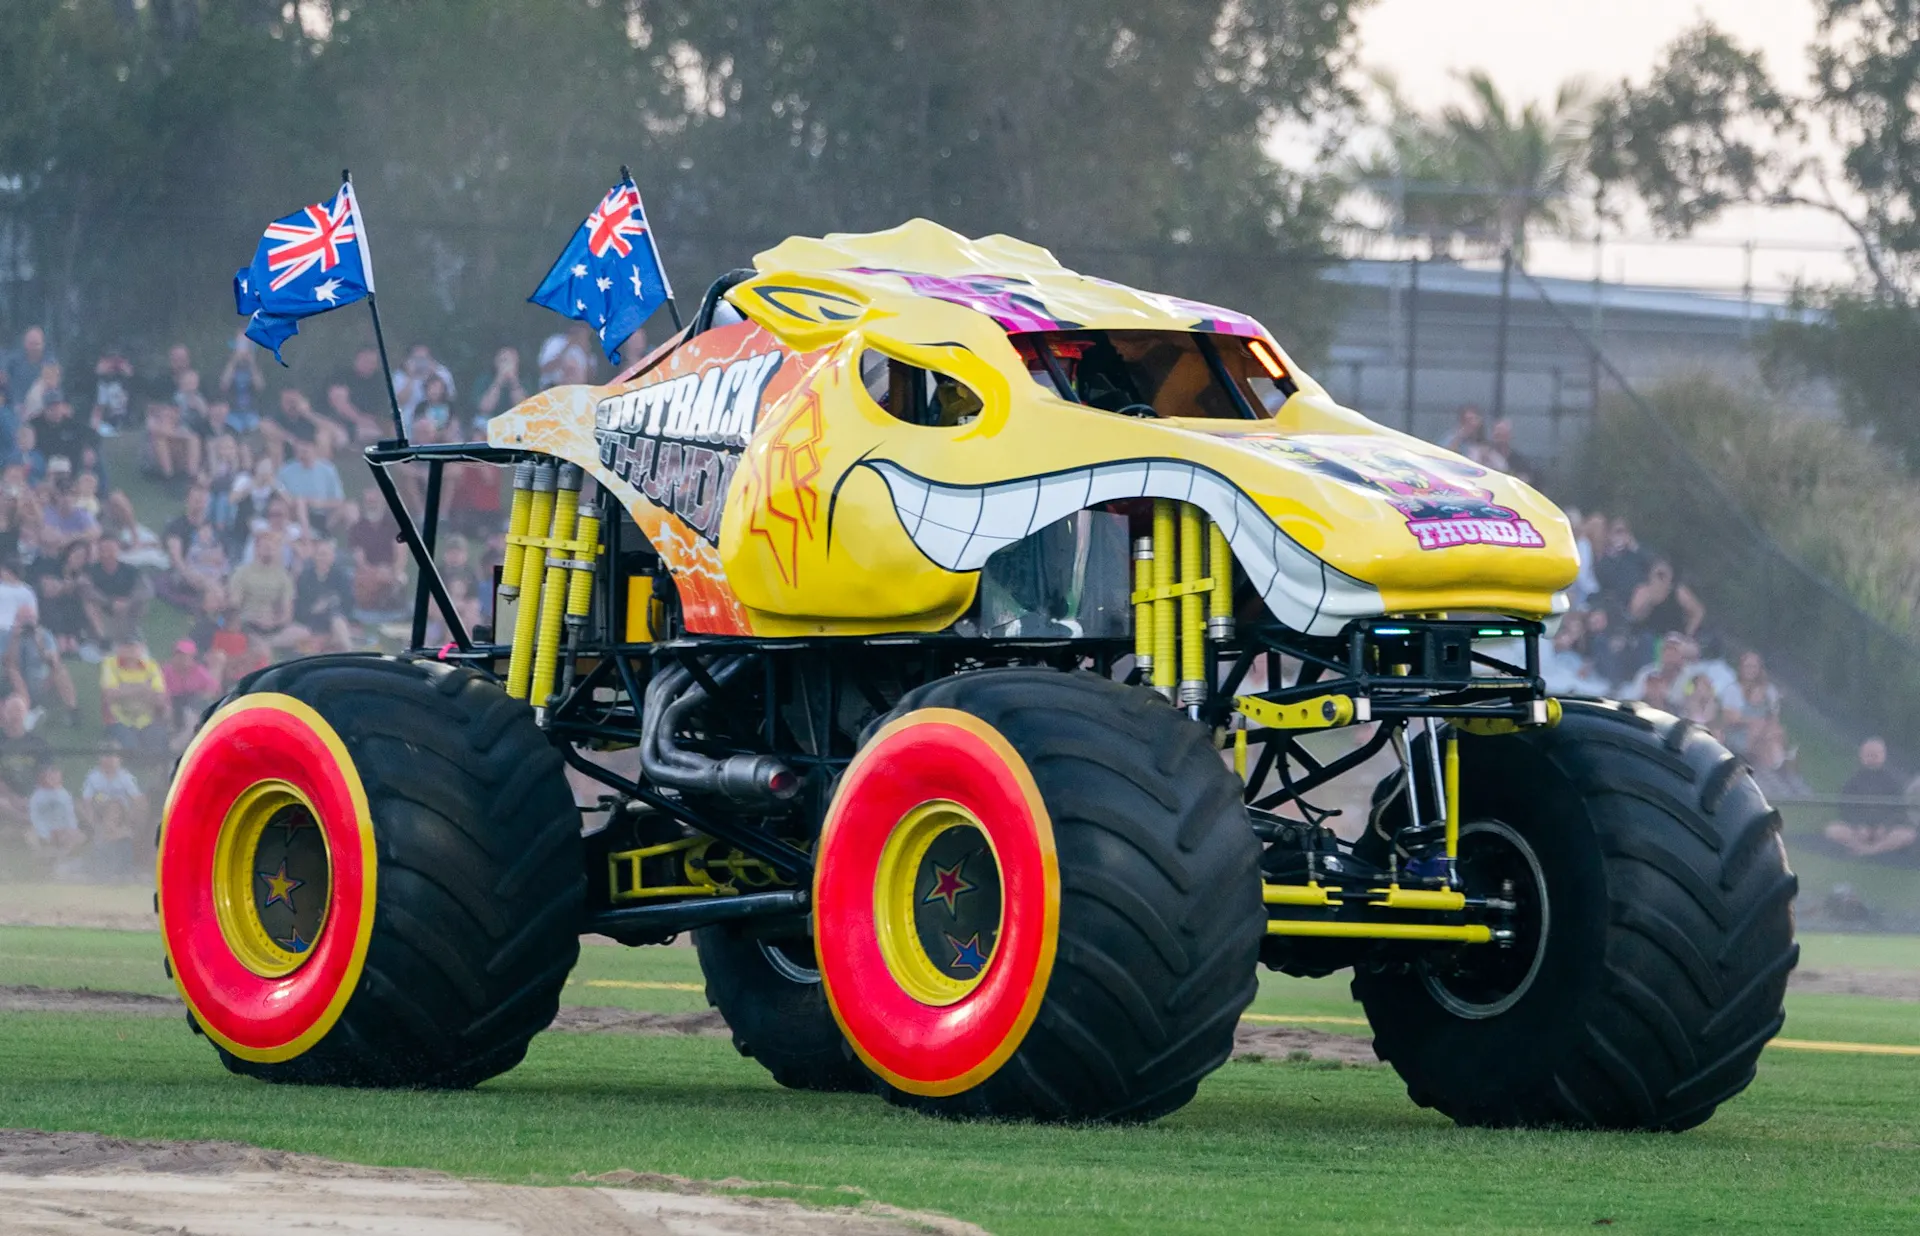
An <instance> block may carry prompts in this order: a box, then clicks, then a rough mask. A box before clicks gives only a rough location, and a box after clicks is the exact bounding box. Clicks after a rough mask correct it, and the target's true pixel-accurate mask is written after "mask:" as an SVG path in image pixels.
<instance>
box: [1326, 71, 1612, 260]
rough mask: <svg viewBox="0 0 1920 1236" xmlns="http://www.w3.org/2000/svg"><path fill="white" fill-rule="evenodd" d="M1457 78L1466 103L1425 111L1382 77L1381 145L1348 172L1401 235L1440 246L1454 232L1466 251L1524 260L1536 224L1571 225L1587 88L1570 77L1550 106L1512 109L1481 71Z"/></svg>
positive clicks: (1446, 246) (1449, 242)
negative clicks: (1413, 105)
mask: <svg viewBox="0 0 1920 1236" xmlns="http://www.w3.org/2000/svg"><path fill="white" fill-rule="evenodd" d="M1461 82H1462V84H1463V85H1464V86H1465V87H1466V92H1467V100H1466V102H1465V103H1454V104H1449V105H1447V106H1446V107H1444V108H1442V109H1441V110H1440V111H1439V112H1438V113H1436V114H1434V115H1431V116H1427V115H1422V114H1420V113H1419V112H1417V111H1415V110H1413V109H1412V108H1411V107H1409V106H1408V105H1407V103H1406V102H1405V100H1404V99H1402V98H1401V97H1400V95H1399V92H1398V90H1397V89H1395V88H1394V86H1393V84H1392V83H1391V82H1390V81H1386V82H1383V83H1382V84H1383V87H1384V93H1385V95H1386V101H1387V110H1388V118H1387V122H1386V125H1385V126H1384V130H1383V136H1384V144H1381V145H1377V146H1375V148H1374V149H1373V150H1371V151H1369V152H1368V153H1366V154H1365V155H1363V156H1362V157H1361V158H1360V159H1359V160H1357V161H1356V162H1355V164H1354V165H1353V174H1354V175H1355V177H1356V179H1357V180H1358V181H1359V183H1360V184H1361V187H1362V188H1364V189H1365V190H1366V191H1367V192H1368V193H1369V194H1371V195H1372V196H1374V197H1375V198H1376V199H1377V200H1379V201H1380V202H1381V203H1382V204H1383V205H1384V206H1386V207H1387V208H1388V209H1389V210H1392V211H1394V212H1395V214H1396V216H1397V221H1396V227H1397V228H1398V230H1400V231H1401V232H1402V234H1409V235H1418V236H1424V237H1425V238H1426V239H1427V240H1428V242H1429V243H1430V244H1431V245H1433V247H1434V248H1435V250H1436V251H1438V252H1450V251H1451V250H1452V248H1453V244H1454V242H1455V241H1456V240H1459V241H1462V242H1464V243H1465V244H1466V245H1467V247H1468V248H1469V249H1470V250H1471V249H1478V250H1481V251H1483V252H1488V253H1494V254H1501V253H1507V252H1512V253H1513V254H1514V255H1515V257H1516V258H1518V259H1519V260H1522V261H1524V260H1525V257H1526V250H1527V239H1528V237H1529V236H1530V235H1531V234H1532V233H1533V232H1534V231H1536V230H1537V229H1539V228H1542V227H1544V228H1547V229H1564V228H1566V227H1567V226H1569V225H1570V223H1571V219H1572V212H1571V209H1570V203H1571V202H1572V200H1573V197H1574V193H1575V191H1576V189H1577V188H1578V187H1579V181H1580V178H1581V176H1582V174H1583V171H1584V160H1585V154H1586V141H1587V112H1588V107H1589V103H1588V94H1587V90H1586V88H1585V86H1584V85H1582V84H1581V83H1580V82H1577V81H1571V82H1567V83H1565V84H1563V85H1562V86H1561V87H1560V89H1559V91H1558V92H1557V94H1556V95H1555V98H1554V100H1553V103H1552V105H1551V106H1550V107H1549V106H1543V105H1542V104H1540V103H1538V102H1528V103H1525V104H1523V105H1521V106H1520V107H1518V108H1515V107H1514V106H1513V105H1512V104H1511V103H1510V102H1509V101H1508V99H1507V98H1506V96H1505V95H1504V94H1503V93H1502V92H1501V90H1500V88H1499V87H1498V86H1497V85H1495V84H1494V81H1493V79H1492V78H1491V77H1490V76H1488V74H1487V73H1486V72H1484V71H1482V70H1478V69H1476V70H1474V71H1472V72H1470V73H1467V74H1465V75H1463V76H1462V77H1461Z"/></svg>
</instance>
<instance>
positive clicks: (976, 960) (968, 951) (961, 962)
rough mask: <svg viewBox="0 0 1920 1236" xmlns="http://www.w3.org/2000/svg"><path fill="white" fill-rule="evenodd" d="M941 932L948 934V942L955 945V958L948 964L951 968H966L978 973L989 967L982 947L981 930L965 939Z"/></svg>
mask: <svg viewBox="0 0 1920 1236" xmlns="http://www.w3.org/2000/svg"><path fill="white" fill-rule="evenodd" d="M941 934H943V935H946V937H947V943H948V944H951V945H952V946H953V960H952V961H951V962H949V963H948V965H947V968H948V969H949V970H960V969H966V970H972V971H973V972H974V973H976V974H977V973H979V972H980V971H982V970H984V969H986V968H987V955H986V953H985V952H984V951H982V949H981V948H980V933H979V932H977V931H976V932H974V933H973V935H972V937H971V938H969V939H967V940H965V941H960V940H956V939H954V938H953V936H952V935H950V934H948V933H945V932H942V933H941Z"/></svg>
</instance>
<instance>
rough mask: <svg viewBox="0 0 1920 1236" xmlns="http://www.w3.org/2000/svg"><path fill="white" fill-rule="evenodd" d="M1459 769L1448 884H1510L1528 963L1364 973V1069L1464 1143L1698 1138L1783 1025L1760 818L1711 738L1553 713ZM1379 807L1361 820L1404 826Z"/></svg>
mask: <svg viewBox="0 0 1920 1236" xmlns="http://www.w3.org/2000/svg"><path fill="white" fill-rule="evenodd" d="M1460 754H1461V766H1462V774H1461V779H1460V783H1461V800H1462V802H1461V808H1462V809H1461V816H1462V819H1463V820H1464V821H1466V824H1465V827H1464V828H1463V839H1462V846H1461V853H1462V858H1463V871H1465V870H1466V860H1467V856H1468V855H1469V854H1474V853H1477V854H1479V855H1480V856H1482V857H1481V860H1480V861H1481V862H1482V863H1483V864H1484V867H1483V870H1485V871H1488V872H1495V871H1497V872H1499V873H1500V874H1501V875H1502V876H1504V877H1506V878H1510V879H1513V880H1514V881H1515V883H1516V884H1517V885H1518V886H1519V892H1520V896H1519V900H1520V902H1521V903H1522V906H1523V912H1522V915H1521V919H1522V923H1523V930H1522V933H1521V936H1522V939H1521V943H1523V944H1524V943H1525V942H1526V939H1527V937H1528V936H1529V935H1536V936H1541V937H1543V938H1544V947H1543V948H1541V949H1540V950H1539V951H1538V953H1537V955H1533V956H1531V957H1509V958H1504V959H1503V958H1500V957H1499V956H1498V955H1497V954H1493V953H1490V952H1485V951H1482V950H1489V949H1493V948H1495V947H1497V946H1494V945H1471V946H1463V947H1461V948H1459V949H1456V950H1454V951H1453V953H1452V954H1451V955H1448V954H1435V955H1434V956H1433V957H1432V958H1429V959H1426V960H1423V961H1421V962H1419V963H1416V964H1415V965H1414V966H1413V967H1411V969H1410V970H1407V969H1405V968H1403V972H1399V973H1395V972H1392V971H1388V970H1375V971H1368V970H1364V969H1363V970H1362V971H1361V972H1360V973H1358V974H1357V975H1356V977H1355V978H1354V981H1353V994H1354V996H1355V997H1356V998H1357V999H1358V1000H1359V1001H1360V1002H1361V1003H1362V1004H1363V1005H1364V1006H1365V1007H1366V1011H1367V1018H1368V1020H1369V1021H1370V1022H1371V1023H1372V1025H1373V1030H1374V1049H1375V1051H1376V1052H1377V1053H1378V1054H1379V1056H1380V1057H1381V1059H1383V1060H1386V1061H1388V1062H1389V1063H1391V1064H1392V1065H1393V1066H1394V1068H1395V1069H1396V1070H1397V1071H1398V1072H1399V1074H1400V1076H1401V1078H1402V1079H1403V1080H1404V1081H1405V1082H1406V1083H1407V1093H1408V1095H1409V1096H1411V1097H1412V1098H1413V1100H1414V1101H1415V1102H1416V1103H1419V1104H1420V1105H1421V1106H1423V1107H1432V1108H1435V1109H1437V1110H1438V1111H1440V1112H1441V1113H1443V1114H1445V1115H1447V1116H1449V1117H1451V1118H1452V1119H1453V1120H1454V1121H1456V1122H1457V1123H1459V1124H1463V1125H1484V1126H1502V1127H1504V1126H1540V1125H1560V1126H1572V1127H1580V1128H1598V1129H1662V1130H1680V1129H1687V1128H1691V1127H1693V1126H1694V1125H1697V1124H1700V1123H1701V1122H1702V1121H1704V1120H1706V1119H1707V1118H1708V1117H1709V1116H1711V1115H1712V1114H1713V1112H1714V1109H1715V1108H1716V1107H1717V1106H1718V1105H1719V1104H1721V1103H1723V1102H1725V1101H1726V1100H1728V1099H1730V1098H1732V1097H1733V1096H1734V1095H1736V1094H1738V1093H1740V1091H1742V1090H1743V1089H1745V1088H1746V1086H1747V1084H1748V1083H1749V1082H1751V1081H1752V1080H1753V1075H1754V1065H1755V1061H1756V1060H1757V1059H1758V1057H1759V1055H1760V1051H1761V1048H1763V1047H1764V1046H1765V1045H1766V1043H1767V1040H1769V1039H1770V1038H1772V1037H1773V1035H1774V1034H1775V1033H1776V1032H1778V1030H1779V1029H1780V1026H1781V1023H1782V1021H1783V1019H1784V1016H1785V1014H1784V1011H1783V1008H1782V998H1783V996H1784V994H1785V991H1786V984H1787V975H1788V972H1789V971H1791V970H1792V969H1793V966H1794V963H1795V961H1796V960H1797V958H1798V956H1799V946H1798V945H1797V944H1795V943H1794V940H1793V909H1792V900H1793V895H1794V892H1795V890H1796V888H1797V882H1796V881H1795V879H1794V876H1793V874H1792V872H1791V871H1789V870H1788V869H1787V863H1786V852H1785V850H1784V848H1783V847H1782V845H1781V843H1780V837H1779V826H1780V819H1779V815H1778V813H1777V812H1775V811H1773V810H1771V809H1770V808H1769V807H1768V806H1767V803H1766V800H1765V799H1764V798H1763V797H1762V796H1761V794H1760V791H1759V789H1758V788H1757V787H1756V786H1755V785H1754V783H1753V779H1752V777H1751V776H1750V775H1749V774H1748V772H1747V769H1746V768H1745V766H1744V765H1742V764H1741V762H1740V761H1739V760H1738V759H1736V758H1735V757H1734V756H1732V755H1730V754H1729V753H1728V752H1727V750H1726V748H1724V747H1722V746H1721V745H1720V744H1719V743H1718V742H1717V741H1715V740H1714V739H1713V738H1712V736H1710V735H1709V734H1707V733H1706V732H1705V731H1703V730H1701V729H1700V728H1699V727H1697V726H1695V725H1693V724H1692V723H1690V722H1686V721H1680V720H1676V719H1675V718H1673V717H1671V716H1668V715H1666V714H1664V713H1660V712H1655V711H1653V710H1651V709H1646V708H1642V707H1640V706H1637V705H1617V704H1601V703H1589V702H1573V701H1569V702H1567V703H1566V704H1565V714H1564V718H1563V720H1562V721H1561V723H1560V725H1558V726H1557V727H1555V728H1553V729H1538V730H1528V731H1525V732H1523V733H1520V734H1515V735H1509V736H1502V737H1497V738H1476V737H1471V736H1468V737H1463V738H1462V739H1461V743H1460ZM1421 789H1422V797H1423V799H1425V800H1426V801H1431V799H1428V798H1426V795H1427V793H1428V787H1427V786H1425V785H1423V786H1422V787H1421ZM1382 790H1383V794H1382V796H1381V797H1380V799H1379V800H1378V805H1377V807H1376V815H1377V816H1379V817H1381V818H1382V820H1383V823H1388V824H1391V823H1393V822H1395V821H1398V820H1404V818H1405V803H1404V798H1403V797H1398V798H1396V797H1395V796H1396V795H1397V794H1398V789H1397V786H1395V785H1394V784H1393V782H1392V781H1391V780H1390V781H1389V782H1388V783H1383V786H1382ZM1467 830H1474V837H1473V838H1468V837H1466V836H1465V835H1464V834H1465V833H1466V832H1467ZM1370 840H1375V839H1373V838H1370ZM1470 843H1471V847H1472V848H1470ZM1381 857H1384V854H1383V855H1381ZM1529 870H1532V871H1535V872H1537V873H1538V875H1539V877H1541V878H1543V881H1544V888H1543V890H1536V891H1535V892H1533V893H1530V892H1529V891H1528V889H1527V887H1526V885H1527V882H1528V880H1529V879H1530V878H1532V877H1530V876H1529V875H1528V874H1527V873H1528V871H1529ZM1466 882H1467V890H1466V891H1467V892H1468V893H1469V894H1480V895H1488V894H1497V893H1498V891H1499V890H1498V889H1497V888H1487V887H1480V888H1476V887H1474V878H1473V877H1472V876H1471V875H1470V874H1469V875H1468V876H1467V881H1466ZM1527 924H1531V926H1530V927H1529V926H1527Z"/></svg>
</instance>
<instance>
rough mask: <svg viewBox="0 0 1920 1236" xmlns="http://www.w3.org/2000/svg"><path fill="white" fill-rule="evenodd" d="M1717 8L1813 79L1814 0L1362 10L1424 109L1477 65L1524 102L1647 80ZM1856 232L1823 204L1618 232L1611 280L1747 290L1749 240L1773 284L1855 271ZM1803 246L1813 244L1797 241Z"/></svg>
mask: <svg viewBox="0 0 1920 1236" xmlns="http://www.w3.org/2000/svg"><path fill="white" fill-rule="evenodd" d="M1703 17H1704V18H1707V19H1710V20H1712V21H1713V22H1714V23H1715V24H1717V25H1719V26H1720V27H1721V28H1722V29H1723V30H1725V31H1727V32H1728V33H1729V34H1730V35H1732V36H1733V37H1734V38H1735V39H1736V40H1737V41H1739V42H1740V43H1742V44H1745V45H1746V46H1749V47H1757V48H1758V49H1760V51H1761V52H1762V53H1763V54H1764V56H1765V57H1766V62H1767V66H1768V69H1769V70H1770V71H1771V72H1772V73H1773V75H1774V78H1775V80H1776V81H1778V82H1780V83H1781V84H1782V85H1783V86H1786V87H1789V88H1793V89H1797V88H1799V87H1801V86H1802V85H1803V84H1804V83H1805V81H1806V78H1807V68H1806V65H1807V58H1806V46H1807V43H1808V42H1809V41H1810V39H1811V38H1812V36H1813V30H1814V5H1813V3H1812V0H1691V2H1689V0H1374V3H1372V4H1371V5H1369V6H1368V7H1367V8H1365V9H1363V10H1362V11H1361V15H1360V18H1359V31H1360V60H1361V63H1362V65H1363V66H1364V67H1366V68H1368V69H1383V70H1386V71H1387V72H1389V73H1391V74H1392V75H1393V76H1394V77H1395V78H1396V79H1397V80H1398V81H1399V83H1400V88H1401V91H1402V93H1404V94H1405V95H1406V96H1407V98H1408V100H1409V101H1410V102H1412V103H1413V104H1414V105H1415V106H1417V107H1420V108H1422V109H1423V110H1424V109H1431V108H1436V107H1438V106H1440V105H1442V104H1445V103H1447V102H1450V101H1453V100H1454V99H1456V98H1458V97H1459V93H1458V92H1459V86H1458V81H1457V77H1458V74H1460V73H1464V72H1466V71H1467V70H1469V69H1476V68H1481V69H1485V70H1487V72H1488V73H1489V74H1490V75H1491V76H1492V77H1493V80H1494V81H1495V82H1496V83H1497V84H1498V85H1499V86H1500V88H1501V89H1502V90H1503V91H1504V92H1505V93H1506V95H1507V97H1508V98H1509V99H1510V100H1514V101H1516V102H1517V101H1522V100H1528V99H1540V100H1551V99H1552V98H1553V95H1554V92H1555V91H1556V90H1557V89H1558V88H1559V86H1560V83H1561V82H1563V81H1566V80H1567V79H1569V78H1575V77H1584V78H1586V79H1588V81H1589V82H1591V83H1592V84H1593V85H1594V86H1595V87H1598V88H1605V87H1608V86H1611V85H1614V84H1616V83H1617V82H1619V80H1620V79H1621V78H1623V77H1631V78H1634V79H1636V80H1643V79H1644V78H1645V76H1646V75H1647V73H1648V71H1649V70H1650V69H1651V67H1652V65H1653V64H1654V62H1655V61H1656V60H1657V59H1658V58H1659V56H1660V53H1661V51H1662V49H1663V48H1665V47H1666V45H1667V44H1668V43H1670V42H1672V41H1673V39H1674V38H1675V37H1676V36H1678V35H1680V34H1681V33H1683V32H1684V31H1686V30H1687V29H1689V28H1690V27H1692V26H1693V25H1694V24H1696V23H1697V22H1698V21H1700V20H1701V19H1702V18H1703ZM1631 230H1632V231H1633V233H1634V234H1635V235H1637V236H1639V237H1642V238H1644V237H1645V232H1644V231H1642V230H1640V229H1631ZM1847 238H1848V237H1847V232H1846V230H1845V228H1844V227H1843V226H1842V225H1841V224H1839V223H1838V222H1837V221H1836V220H1833V219H1830V218H1827V217H1825V216H1822V215H1820V214H1818V213H1817V212H1811V211H1783V210H1745V211H1741V212H1739V213H1738V214H1733V215H1729V216H1728V217H1727V218H1726V219H1724V220H1723V221H1721V222H1719V223H1716V224H1715V225H1714V226H1712V227H1711V228H1707V229H1702V230H1701V232H1699V233H1698V234H1697V236H1696V238H1695V239H1696V240H1697V241H1698V242H1699V243H1694V244H1678V245H1675V244H1657V243H1650V242H1648V241H1646V240H1644V239H1643V240H1637V241H1630V240H1627V239H1624V238H1614V239H1612V240H1608V241H1606V242H1605V244H1604V246H1603V249H1602V254H1601V259H1600V260H1601V264H1602V266H1603V273H1604V277H1606V278H1607V279H1612V280H1623V281H1627V282H1657V283H1688V284H1695V285H1703V286H1714V287H1719V288H1723V289H1727V290H1734V289H1738V288H1739V287H1740V286H1741V285H1742V284H1743V283H1745V282H1746V279H1747V261H1748V259H1747V255H1746V253H1745V252H1744V250H1743V248H1742V246H1743V245H1744V243H1745V242H1747V241H1754V242H1756V245H1755V251H1754V254H1753V257H1752V279H1753V282H1754V284H1755V285H1756V287H1758V288H1761V289H1763V291H1764V290H1765V289H1771V288H1781V287H1784V286H1786V285H1787V284H1789V283H1791V282H1792V281H1793V280H1794V279H1795V278H1796V277H1798V278H1802V279H1811V280H1816V281H1831V280H1837V279H1844V278H1847V277H1848V276H1849V274H1850V270H1851V268H1850V266H1849V265H1848V263H1847V260H1846V257H1845V255H1844V254H1843V253H1841V252H1839V251H1838V250H1839V249H1840V248H1841V247H1842V246H1843V245H1844V244H1845V243H1846V241H1847ZM1796 245H1797V246H1807V247H1806V248H1800V249H1795V248H1790V247H1788V246H1796ZM1594 266H1595V255H1594V247H1593V245H1592V244H1591V243H1586V244H1579V245H1569V244H1565V243H1554V242H1545V243H1539V244H1536V246H1535V248H1534V254H1533V260H1532V261H1531V263H1530V267H1531V268H1532V269H1534V270H1535V271H1536V272H1538V273H1541V274H1559V275H1572V276H1576V277H1580V278H1592V277H1593V275H1594Z"/></svg>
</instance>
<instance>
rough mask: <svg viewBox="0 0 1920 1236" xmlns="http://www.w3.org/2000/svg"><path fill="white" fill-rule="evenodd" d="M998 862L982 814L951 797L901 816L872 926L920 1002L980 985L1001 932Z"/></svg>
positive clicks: (890, 965)
mask: <svg viewBox="0 0 1920 1236" xmlns="http://www.w3.org/2000/svg"><path fill="white" fill-rule="evenodd" d="M1000 901H1001V889H1000V866H999V860H998V858H997V857H996V855H995V854H994V851H993V846H992V843H991V842H990V841H989V840H988V838H987V834H986V832H985V830H983V829H982V828H981V827H980V821H979V818H978V817H976V816H975V815H974V814H973V812H971V811H969V810H967V809H966V808H965V807H963V806H961V805H960V804H959V803H955V802H950V801H947V800H945V799H936V800H934V801H932V802H926V803H921V804H920V805H919V806H917V807H915V808H913V809H912V810H911V811H909V812H907V814H906V815H905V816H904V817H902V818H901V820H900V822H899V823H898V824H896V825H895V826H894V829H893V832H892V834H891V835H889V836H888V838H887V841H886V845H885V847H884V848H883V849H882V850H881V853H880V866H879V870H878V872H877V873H876V878H875V880H874V890H873V918H874V927H875V930H876V932H877V933H878V935H879V940H880V953H881V956H882V957H883V958H884V959H885V961H886V964H887V969H888V971H889V972H890V973H891V974H892V975H893V978H894V981H896V982H898V983H899V984H900V987H901V989H902V990H904V991H905V992H906V993H907V994H908V995H910V996H912V997H913V998H914V999H915V1000H918V1001H919V1002H921V1003H922V1004H929V1005H947V1004H953V1003H956V1002H957V1001H959V1000H960V999H961V998H963V997H964V996H965V995H966V994H967V993H968V992H970V991H972V990H973V989H974V988H975V987H977V986H979V985H980V980H981V979H982V978H983V977H985V975H986V973H987V970H988V968H989V967H990V966H992V964H993V951H994V945H995V944H996V943H997V942H998V939H999V935H1000Z"/></svg>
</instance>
